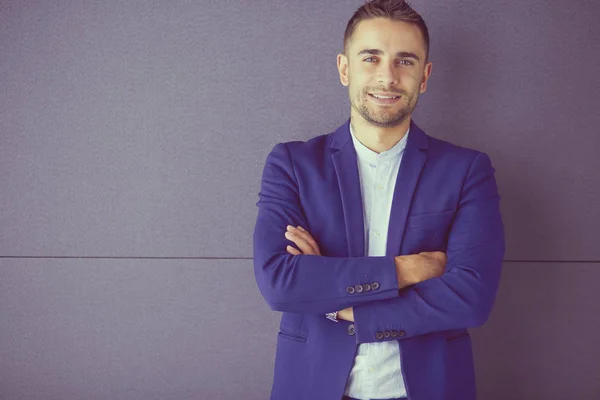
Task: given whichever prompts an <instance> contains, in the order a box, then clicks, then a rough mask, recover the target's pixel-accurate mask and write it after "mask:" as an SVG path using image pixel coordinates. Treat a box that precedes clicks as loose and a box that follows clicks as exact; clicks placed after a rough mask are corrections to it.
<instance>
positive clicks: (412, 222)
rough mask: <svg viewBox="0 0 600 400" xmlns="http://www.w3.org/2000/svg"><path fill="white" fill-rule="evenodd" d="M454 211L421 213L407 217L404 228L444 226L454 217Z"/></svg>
mask: <svg viewBox="0 0 600 400" xmlns="http://www.w3.org/2000/svg"><path fill="white" fill-rule="evenodd" d="M455 213H456V211H454V210H450V211H444V212H442V213H435V214H421V215H413V216H410V217H408V221H407V222H406V229H434V228H445V227H447V226H449V225H450V223H451V222H452V220H453V219H454V214H455Z"/></svg>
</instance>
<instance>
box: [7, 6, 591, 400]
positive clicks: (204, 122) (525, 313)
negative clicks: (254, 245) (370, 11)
mask: <svg viewBox="0 0 600 400" xmlns="http://www.w3.org/2000/svg"><path fill="white" fill-rule="evenodd" d="M250 4H251V5H250ZM332 4H333V3H332V2H323V1H316V0H310V1H307V0H303V1H299V0H298V1H285V2H284V1H275V0H269V1H267V0H253V1H252V2H248V1H242V0H227V1H220V2H213V1H170V2H166V1H163V2H159V1H128V2H125V1H106V2H91V1H88V2H82V1H53V2H36V1H18V0H4V1H0V171H1V173H0V398H1V399H23V400H33V399H61V400H70V399H80V398H85V399H209V398H211V399H228V398H234V397H235V398H244V399H265V398H267V396H268V394H269V391H270V384H271V382H272V367H273V360H274V345H275V338H276V331H277V324H278V317H279V314H278V313H274V312H271V311H270V310H269V309H268V307H267V306H266V304H265V303H264V302H263V300H262V299H261V297H260V295H259V293H258V289H257V288H256V285H255V282H254V276H253V273H252V261H251V257H252V250H251V233H252V229H253V225H254V220H255V217H256V206H255V202H256V201H257V200H258V196H257V193H258V188H259V183H260V174H261V171H262V166H263V164H264V160H265V157H266V155H267V153H268V151H269V150H270V149H271V148H272V146H273V145H274V144H275V143H277V142H279V141H287V140H294V139H301V140H305V139H308V138H310V137H312V136H315V135H317V134H321V133H327V132H330V131H331V130H333V129H334V128H336V127H337V126H338V125H339V124H341V123H342V122H343V121H344V120H345V119H346V118H347V117H348V112H349V105H348V99H347V92H346V89H345V88H344V87H342V86H341V84H340V83H339V80H338V77H337V70H336V67H335V56H336V54H337V52H338V51H339V50H340V48H341V42H342V35H343V30H344V27H345V24H346V22H347V20H348V18H349V17H350V16H351V15H352V13H353V11H354V10H355V9H356V7H358V6H359V5H360V4H361V1H359V0H353V1H345V2H335V4H336V5H335V6H332ZM413 5H414V6H415V8H416V9H417V10H418V11H420V12H421V13H422V14H423V16H424V18H425V19H426V21H427V22H428V24H429V26H430V31H431V36H432V48H431V56H432V59H433V61H434V68H433V75H432V78H431V81H430V86H429V90H428V92H427V93H426V95H424V96H423V97H422V98H421V102H420V105H419V107H418V111H417V112H416V115H415V120H416V121H417V122H418V123H419V124H420V125H421V127H422V128H424V129H425V130H426V131H427V132H428V133H430V134H431V135H433V136H436V137H439V138H442V139H446V140H449V141H452V142H454V143H456V144H459V145H463V146H467V147H473V148H476V149H479V150H482V151H485V152H487V153H488V154H490V156H491V157H492V161H493V163H494V166H495V168H496V171H497V179H498V183H499V186H500V191H501V195H502V212H503V216H504V221H505V224H506V231H507V243H508V251H507V254H506V260H505V264H504V272H503V276H502V282H501V287H500V291H499V294H498V298H497V302H496V306H495V308H494V311H493V313H492V316H491V318H490V320H489V322H488V323H487V324H486V325H484V326H483V327H481V328H478V329H474V330H473V331H472V334H473V339H474V346H475V358H476V360H475V361H476V366H477V379H478V392H479V397H480V398H482V399H491V400H495V399H506V398H510V399H513V400H519V399H545V400H550V399H557V400H558V399H565V398H577V399H592V398H600V379H599V377H600V322H599V319H598V317H597V316H598V315H600V294H599V292H600V291H599V290H598V287H599V284H598V282H599V281H600V247H599V246H598V245H597V243H598V235H599V233H600V209H599V207H598V205H599V204H600V161H599V160H600V158H599V157H598V149H599V148H600V137H599V136H600V135H599V134H598V133H599V132H598V126H600V113H598V112H597V109H598V103H599V102H598V100H599V95H598V93H600V77H599V75H598V74H597V68H598V65H600V44H599V41H598V38H599V37H600V24H598V22H597V20H598V18H599V17H600V3H598V2H597V1H595V0H594V1H592V0H579V1H577V2H567V3H565V2H564V1H558V0H552V1H547V0H524V1H518V2H517V1H494V0H464V1H459V0H452V1H444V2H440V1H433V0H415V1H413Z"/></svg>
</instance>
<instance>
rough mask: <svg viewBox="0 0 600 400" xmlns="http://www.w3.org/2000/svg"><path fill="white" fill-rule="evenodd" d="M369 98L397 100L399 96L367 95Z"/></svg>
mask: <svg viewBox="0 0 600 400" xmlns="http://www.w3.org/2000/svg"><path fill="white" fill-rule="evenodd" d="M369 94H370V95H371V96H373V97H375V98H376V99H398V98H400V96H380V95H378V94H371V93H369Z"/></svg>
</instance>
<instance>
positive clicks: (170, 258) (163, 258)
mask: <svg viewBox="0 0 600 400" xmlns="http://www.w3.org/2000/svg"><path fill="white" fill-rule="evenodd" d="M2 258H23V259H44V258H46V259H94V260H252V257H142V256H0V259H2ZM503 262H504V263H553V264H556V263H564V264H565V263H571V264H573V263H574V264H598V263H600V260H566V261H565V260H504V261H503Z"/></svg>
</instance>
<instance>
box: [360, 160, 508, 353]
mask: <svg viewBox="0 0 600 400" xmlns="http://www.w3.org/2000/svg"><path fill="white" fill-rule="evenodd" d="M499 203H500V196H499V194H498V189H497V185H496V180H495V178H494V169H493V167H492V165H491V161H490V158H489V157H488V156H487V155H486V154H484V153H479V154H478V155H477V156H476V157H475V159H474V161H473V163H472V165H471V167H470V169H469V172H468V173H467V176H466V178H465V180H464V183H463V187H462V190H461V198H460V200H459V206H458V210H457V212H456V216H455V219H454V221H453V224H452V227H451V229H450V233H449V237H448V246H447V251H446V254H447V257H448V260H447V264H446V268H445V272H444V274H443V275H441V276H440V277H437V278H433V279H429V280H426V281H423V282H420V283H418V284H416V285H413V286H410V287H407V288H403V289H402V290H400V291H399V295H398V296H397V297H396V298H393V299H386V300H378V301H374V302H371V303H368V304H363V305H359V306H357V307H354V321H355V329H356V339H357V342H358V343H363V342H379V341H382V340H396V339H397V338H394V337H389V338H385V339H379V338H377V337H376V334H377V332H385V331H394V330H395V331H403V332H402V335H399V336H402V339H406V338H409V337H412V336H417V335H423V334H427V333H430V332H436V331H443V330H451V329H466V328H470V327H475V326H479V325H482V324H483V323H484V322H485V321H486V320H487V319H488V317H489V314H490V311H491V309H492V305H493V302H494V299H495V297H496V292H497V289H498V285H499V281H500V270H501V267H502V261H503V258H504V252H505V241H504V227H503V223H502V218H501V215H500V210H499ZM378 336H380V337H381V335H378Z"/></svg>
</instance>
